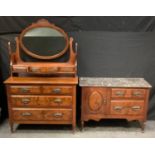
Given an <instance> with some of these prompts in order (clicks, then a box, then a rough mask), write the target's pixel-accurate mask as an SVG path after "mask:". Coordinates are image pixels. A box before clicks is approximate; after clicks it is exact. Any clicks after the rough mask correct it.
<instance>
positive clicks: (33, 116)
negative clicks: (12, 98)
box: [12, 110, 43, 121]
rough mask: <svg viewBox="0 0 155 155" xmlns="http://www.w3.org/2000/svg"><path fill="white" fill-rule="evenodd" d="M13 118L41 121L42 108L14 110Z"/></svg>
mask: <svg viewBox="0 0 155 155" xmlns="http://www.w3.org/2000/svg"><path fill="white" fill-rule="evenodd" d="M12 113H13V119H14V120H16V121H39V120H43V115H42V111H41V110H13V111H12Z"/></svg>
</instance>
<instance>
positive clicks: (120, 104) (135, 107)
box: [110, 100, 144, 115]
mask: <svg viewBox="0 0 155 155" xmlns="http://www.w3.org/2000/svg"><path fill="white" fill-rule="evenodd" d="M143 112H144V101H143V100H132V101H128V100H127V101H126V100H120V101H114V100H113V101H111V105H110V113H111V114H117V115H142V114H143Z"/></svg>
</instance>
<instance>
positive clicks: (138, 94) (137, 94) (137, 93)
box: [133, 91, 142, 96]
mask: <svg viewBox="0 0 155 155" xmlns="http://www.w3.org/2000/svg"><path fill="white" fill-rule="evenodd" d="M141 95H142V94H141V92H139V91H136V92H133V96H141Z"/></svg>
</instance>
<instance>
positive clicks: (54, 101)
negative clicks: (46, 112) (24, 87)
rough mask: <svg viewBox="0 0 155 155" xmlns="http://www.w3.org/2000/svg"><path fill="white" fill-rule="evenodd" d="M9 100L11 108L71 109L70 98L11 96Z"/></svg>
mask: <svg viewBox="0 0 155 155" xmlns="http://www.w3.org/2000/svg"><path fill="white" fill-rule="evenodd" d="M10 98H11V103H12V106H13V107H37V108H39V107H57V108H61V107H62V108H71V107H72V96H37V95H11V97H10Z"/></svg>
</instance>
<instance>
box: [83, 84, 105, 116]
mask: <svg viewBox="0 0 155 155" xmlns="http://www.w3.org/2000/svg"><path fill="white" fill-rule="evenodd" d="M83 91H84V92H83V99H84V102H83V108H84V113H85V114H106V112H107V89H106V88H96V87H94V88H84V89H83Z"/></svg>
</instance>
